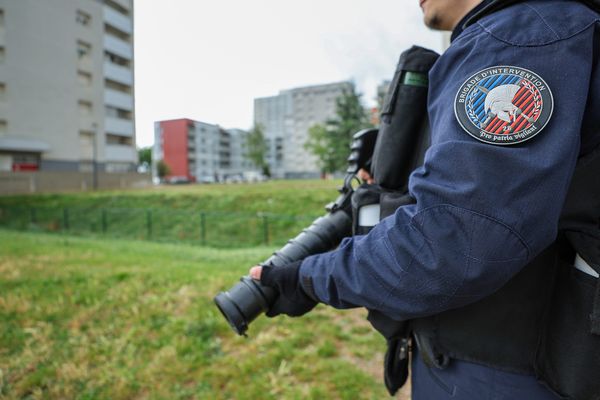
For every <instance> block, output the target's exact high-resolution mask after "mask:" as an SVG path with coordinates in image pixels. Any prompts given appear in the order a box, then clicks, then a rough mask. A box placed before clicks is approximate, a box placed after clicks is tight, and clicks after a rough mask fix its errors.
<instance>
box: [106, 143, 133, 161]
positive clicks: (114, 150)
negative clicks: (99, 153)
mask: <svg viewBox="0 0 600 400" xmlns="http://www.w3.org/2000/svg"><path fill="white" fill-rule="evenodd" d="M104 154H105V156H104V158H105V159H106V161H113V162H115V161H116V162H137V153H136V151H135V148H134V147H133V146H126V145H118V144H107V145H106V147H105V153H104Z"/></svg>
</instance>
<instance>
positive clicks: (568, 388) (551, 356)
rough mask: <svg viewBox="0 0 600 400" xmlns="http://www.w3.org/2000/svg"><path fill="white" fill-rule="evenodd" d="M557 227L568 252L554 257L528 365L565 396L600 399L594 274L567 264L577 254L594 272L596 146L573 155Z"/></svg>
mask: <svg viewBox="0 0 600 400" xmlns="http://www.w3.org/2000/svg"><path fill="white" fill-rule="evenodd" d="M559 228H560V230H561V231H562V232H564V234H565V236H566V238H567V239H568V242H569V249H570V252H565V253H564V254H563V255H562V257H561V260H560V270H559V274H560V275H559V279H558V280H557V285H556V287H555V291H554V294H553V297H552V303H551V306H550V312H549V313H548V320H547V325H546V329H544V331H543V334H542V337H541V340H540V344H539V347H538V350H537V353H536V358H535V364H534V367H535V370H536V373H537V375H538V377H540V378H541V379H543V380H544V381H545V382H547V383H548V385H549V386H550V387H551V388H552V389H554V390H555V391H556V392H558V393H559V394H560V395H562V396H564V397H565V398H569V399H575V400H588V399H592V400H600V279H597V278H594V277H593V276H591V275H588V274H586V273H583V272H581V271H579V270H577V269H575V268H574V266H573V260H574V258H575V254H576V253H577V254H579V255H580V256H581V257H582V258H583V259H584V260H585V261H586V262H587V263H588V265H590V266H591V267H592V268H593V269H594V270H596V272H600V268H599V265H600V147H599V148H596V149H595V150H593V151H591V152H590V153H588V154H586V155H584V156H582V157H580V159H579V160H578V163H577V166H576V168H575V173H574V175H573V179H572V181H571V186H570V188H569V194H568V196H567V200H566V202H565V206H564V209H563V213H562V215H561V219H560V223H559Z"/></svg>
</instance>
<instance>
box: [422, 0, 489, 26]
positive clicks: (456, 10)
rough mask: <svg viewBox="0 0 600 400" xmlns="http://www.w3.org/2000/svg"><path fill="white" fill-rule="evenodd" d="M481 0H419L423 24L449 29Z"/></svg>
mask: <svg viewBox="0 0 600 400" xmlns="http://www.w3.org/2000/svg"><path fill="white" fill-rule="evenodd" d="M481 1H482V0H419V5H420V6H421V9H422V10H423V19H424V20H425V25H427V26H428V27H430V28H432V29H437V30H441V31H451V30H453V29H454V27H456V24H458V23H459V22H460V20H461V19H462V18H463V17H464V16H465V15H467V13H468V12H469V11H471V10H472V9H473V8H474V7H475V6H476V5H478V4H479V3H481Z"/></svg>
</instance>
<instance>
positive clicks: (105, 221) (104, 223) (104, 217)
mask: <svg viewBox="0 0 600 400" xmlns="http://www.w3.org/2000/svg"><path fill="white" fill-rule="evenodd" d="M106 231H108V217H107V215H106V210H105V209H103V210H102V233H106Z"/></svg>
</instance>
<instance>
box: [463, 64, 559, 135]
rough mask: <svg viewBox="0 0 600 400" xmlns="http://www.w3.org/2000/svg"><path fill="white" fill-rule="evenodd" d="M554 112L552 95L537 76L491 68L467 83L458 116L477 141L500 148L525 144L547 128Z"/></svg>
mask: <svg viewBox="0 0 600 400" xmlns="http://www.w3.org/2000/svg"><path fill="white" fill-rule="evenodd" d="M553 110H554V98H553V97H552V91H551V90H550V87H549V86H548V84H546V82H545V81H544V80H543V79H542V78H541V77H540V76H539V75H538V74H536V73H534V72H531V71H529V70H527V69H524V68H519V67H512V66H499V67H490V68H486V69H484V70H482V71H479V72H478V73H476V74H475V75H473V76H471V77H470V78H469V79H467V80H466V81H465V83H463V84H462V85H461V87H460V89H459V90H458V93H457V94H456V99H455V100H454V114H455V115H456V119H457V120H458V122H459V123H460V125H461V126H462V128H463V129H464V130H465V131H466V132H467V133H468V134H469V135H471V136H473V137H474V138H475V139H477V140H480V141H482V142H485V143H490V144H496V145H511V144H517V143H522V142H525V141H526V140H529V139H531V138H533V137H534V136H536V135H537V134H538V133H540V132H541V131H542V129H544V127H546V125H547V124H548V122H549V121H550V117H551V116H552V112H553Z"/></svg>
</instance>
